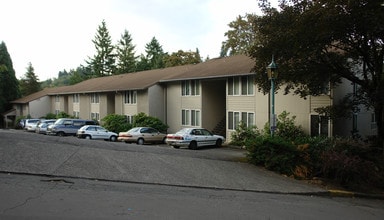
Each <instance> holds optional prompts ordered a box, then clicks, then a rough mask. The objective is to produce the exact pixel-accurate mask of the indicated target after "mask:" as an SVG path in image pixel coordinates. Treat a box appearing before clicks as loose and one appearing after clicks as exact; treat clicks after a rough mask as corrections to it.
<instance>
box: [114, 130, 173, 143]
mask: <svg viewBox="0 0 384 220" xmlns="http://www.w3.org/2000/svg"><path fill="white" fill-rule="evenodd" d="M165 136H166V134H164V133H161V132H159V131H158V130H156V129H154V128H150V127H135V128H132V129H130V130H129V131H127V132H120V133H119V137H118V138H117V140H119V141H124V142H125V143H137V144H139V145H142V144H144V143H164V140H165Z"/></svg>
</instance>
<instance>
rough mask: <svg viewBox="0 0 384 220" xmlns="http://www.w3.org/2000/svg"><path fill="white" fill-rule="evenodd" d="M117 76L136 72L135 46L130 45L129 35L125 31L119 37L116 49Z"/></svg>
mask: <svg viewBox="0 0 384 220" xmlns="http://www.w3.org/2000/svg"><path fill="white" fill-rule="evenodd" d="M116 50H117V70H116V73H117V74H122V73H131V72H135V71H136V56H135V46H134V45H133V44H132V38H131V35H130V34H129V32H128V31H127V30H125V31H124V34H122V35H121V39H120V40H119V42H118V44H117V47H116Z"/></svg>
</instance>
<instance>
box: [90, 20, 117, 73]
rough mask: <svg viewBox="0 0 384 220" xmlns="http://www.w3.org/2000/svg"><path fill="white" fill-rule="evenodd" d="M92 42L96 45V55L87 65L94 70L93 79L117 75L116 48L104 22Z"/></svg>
mask: <svg viewBox="0 0 384 220" xmlns="http://www.w3.org/2000/svg"><path fill="white" fill-rule="evenodd" d="M92 42H93V43H94V44H95V49H96V54H95V55H94V56H93V58H90V60H89V61H87V63H88V64H89V66H90V68H91V69H92V75H93V77H101V76H109V75H112V74H113V73H115V71H116V65H115V59H116V54H115V53H114V49H115V47H114V46H113V45H112V39H111V36H110V35H109V31H108V29H107V25H106V23H105V21H104V20H103V21H102V22H101V25H99V27H98V28H97V33H96V36H95V39H94V40H92Z"/></svg>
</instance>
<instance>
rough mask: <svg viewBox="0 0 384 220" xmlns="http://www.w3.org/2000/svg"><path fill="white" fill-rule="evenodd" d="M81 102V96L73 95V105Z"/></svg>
mask: <svg viewBox="0 0 384 220" xmlns="http://www.w3.org/2000/svg"><path fill="white" fill-rule="evenodd" d="M79 102H80V95H79V94H73V103H79Z"/></svg>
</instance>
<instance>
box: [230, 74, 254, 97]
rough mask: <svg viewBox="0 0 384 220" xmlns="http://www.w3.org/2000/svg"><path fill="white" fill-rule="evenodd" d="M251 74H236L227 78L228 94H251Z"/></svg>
mask: <svg viewBox="0 0 384 220" xmlns="http://www.w3.org/2000/svg"><path fill="white" fill-rule="evenodd" d="M253 90H254V78H253V76H238V77H230V78H228V95H253V94H254V92H253Z"/></svg>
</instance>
